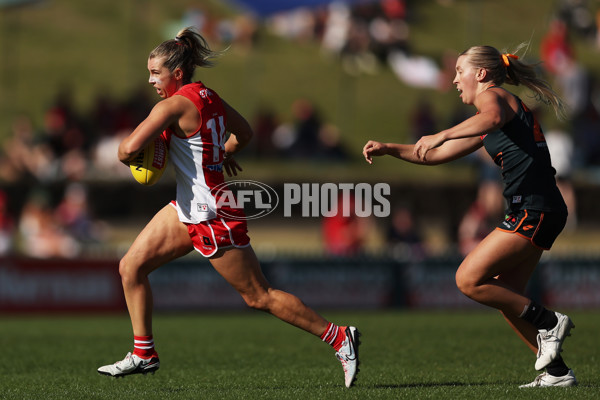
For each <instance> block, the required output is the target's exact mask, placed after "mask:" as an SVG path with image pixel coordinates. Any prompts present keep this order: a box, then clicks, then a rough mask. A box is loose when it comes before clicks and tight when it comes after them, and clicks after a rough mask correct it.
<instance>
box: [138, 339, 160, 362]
mask: <svg viewBox="0 0 600 400" xmlns="http://www.w3.org/2000/svg"><path fill="white" fill-rule="evenodd" d="M133 354H135V355H136V356H138V357H140V358H150V357H153V356H157V355H158V354H157V353H156V350H154V339H153V338H152V335H150V336H135V335H134V336H133Z"/></svg>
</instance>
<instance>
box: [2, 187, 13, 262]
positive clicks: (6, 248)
mask: <svg viewBox="0 0 600 400" xmlns="http://www.w3.org/2000/svg"><path fill="white" fill-rule="evenodd" d="M14 233H15V222H14V220H13V218H12V216H11V215H10V214H9V212H8V196H7V195H6V193H5V192H3V191H0V256H6V255H9V254H10V253H12V252H13V249H14V247H13V246H14Z"/></svg>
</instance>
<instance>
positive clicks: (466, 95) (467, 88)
mask: <svg viewBox="0 0 600 400" xmlns="http://www.w3.org/2000/svg"><path fill="white" fill-rule="evenodd" d="M478 70H479V69H478V68H475V67H474V66H473V65H471V63H470V62H469V57H468V56H465V55H462V56H460V57H458V59H457V60H456V76H455V77H454V81H453V82H452V83H453V84H455V85H456V90H458V91H459V92H460V98H461V100H462V101H463V103H465V104H473V102H474V101H475V96H476V94H477V83H478V81H477V78H476V75H477V72H478Z"/></svg>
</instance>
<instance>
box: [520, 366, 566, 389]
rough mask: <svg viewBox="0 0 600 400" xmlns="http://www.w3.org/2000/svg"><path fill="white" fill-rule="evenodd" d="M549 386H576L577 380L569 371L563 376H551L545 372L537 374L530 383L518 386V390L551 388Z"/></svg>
mask: <svg viewBox="0 0 600 400" xmlns="http://www.w3.org/2000/svg"><path fill="white" fill-rule="evenodd" d="M551 386H563V387H566V386H577V379H575V374H574V373H573V370H572V369H570V370H569V373H568V374H566V375H564V376H552V375H550V374H549V373H547V372H544V373H542V374H539V375H538V376H537V377H536V378H535V379H534V380H533V382H531V383H528V384H526V385H521V386H519V387H520V388H530V387H551Z"/></svg>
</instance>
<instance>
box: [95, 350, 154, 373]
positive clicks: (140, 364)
mask: <svg viewBox="0 0 600 400" xmlns="http://www.w3.org/2000/svg"><path fill="white" fill-rule="evenodd" d="M159 367H160V362H159V361H158V357H152V358H149V359H147V360H146V359H143V358H141V357H138V356H136V355H135V354H131V353H127V355H126V356H125V358H124V359H123V360H121V361H117V362H116V363H114V364H111V365H105V366H103V367H100V368H98V372H99V373H101V374H102V375H109V376H114V377H115V378H118V377H120V376H125V375H133V374H144V375H145V374H147V373H151V374H153V373H154V371H156V370H157V369H158V368H159Z"/></svg>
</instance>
